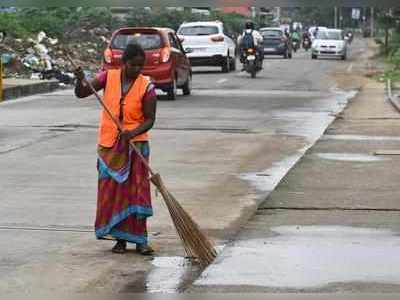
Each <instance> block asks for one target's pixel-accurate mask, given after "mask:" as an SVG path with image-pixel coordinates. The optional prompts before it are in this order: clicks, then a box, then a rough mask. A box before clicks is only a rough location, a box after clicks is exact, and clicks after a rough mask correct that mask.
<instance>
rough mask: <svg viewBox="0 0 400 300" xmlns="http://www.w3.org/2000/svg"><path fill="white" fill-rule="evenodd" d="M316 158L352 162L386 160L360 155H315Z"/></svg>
mask: <svg viewBox="0 0 400 300" xmlns="http://www.w3.org/2000/svg"><path fill="white" fill-rule="evenodd" d="M316 155H317V156H318V157H320V158H323V159H328V160H340V161H353V162H375V161H382V160H386V159H385V158H382V157H377V156H374V155H368V154H362V153H317V154H316Z"/></svg>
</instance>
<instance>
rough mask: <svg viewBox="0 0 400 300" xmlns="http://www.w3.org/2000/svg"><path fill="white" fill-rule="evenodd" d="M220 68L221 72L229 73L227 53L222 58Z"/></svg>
mask: <svg viewBox="0 0 400 300" xmlns="http://www.w3.org/2000/svg"><path fill="white" fill-rule="evenodd" d="M221 69H222V73H229V71H230V62H229V54H228V56H227V57H225V58H224V61H223V62H222V66H221Z"/></svg>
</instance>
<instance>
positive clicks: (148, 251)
mask: <svg viewBox="0 0 400 300" xmlns="http://www.w3.org/2000/svg"><path fill="white" fill-rule="evenodd" d="M136 251H137V252H139V253H140V254H142V255H152V254H153V253H154V250H153V248H151V247H150V246H149V245H139V244H136Z"/></svg>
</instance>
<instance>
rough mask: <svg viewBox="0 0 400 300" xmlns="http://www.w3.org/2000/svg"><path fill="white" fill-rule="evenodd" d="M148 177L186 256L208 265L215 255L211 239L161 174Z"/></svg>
mask: <svg viewBox="0 0 400 300" xmlns="http://www.w3.org/2000/svg"><path fill="white" fill-rule="evenodd" d="M150 179H151V181H152V182H153V184H154V185H155V186H156V187H157V188H158V190H159V191H160V193H161V195H162V196H163V199H164V201H165V203H166V205H167V208H168V211H169V213H170V214H171V218H172V221H173V223H174V225H175V228H176V231H177V233H178V235H179V237H180V239H181V241H182V243H183V246H184V248H185V252H186V254H187V256H189V257H195V258H197V259H198V260H199V262H200V264H201V265H202V266H203V267H205V266H207V265H209V264H210V263H211V262H212V261H213V260H214V259H215V257H216V256H217V252H216V251H215V249H214V246H213V244H212V243H211V241H210V240H209V239H208V238H207V237H206V236H205V235H204V233H203V232H202V231H201V230H200V228H199V226H198V225H197V224H196V223H195V222H194V221H193V219H192V218H191V217H190V216H189V214H188V213H187V212H186V211H185V210H184V209H183V208H182V206H181V205H180V204H179V202H178V201H177V200H176V199H175V197H174V196H173V195H172V194H171V193H170V192H169V191H168V190H167V188H166V187H165V185H164V183H163V181H162V179H161V176H160V175H159V174H155V175H153V176H152V177H151V178H150Z"/></svg>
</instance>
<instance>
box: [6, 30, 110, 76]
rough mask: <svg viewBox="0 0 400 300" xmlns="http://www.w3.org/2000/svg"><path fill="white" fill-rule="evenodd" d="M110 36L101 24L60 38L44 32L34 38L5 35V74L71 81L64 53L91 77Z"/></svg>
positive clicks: (98, 68) (99, 64) (67, 33)
mask: <svg viewBox="0 0 400 300" xmlns="http://www.w3.org/2000/svg"><path fill="white" fill-rule="evenodd" d="M110 36H111V32H110V31H109V30H108V29H107V28H103V27H100V28H94V29H90V30H88V29H84V28H80V29H74V30H71V31H69V32H66V33H65V35H64V36H63V41H60V40H58V39H56V38H52V37H49V36H47V34H46V33H45V32H43V31H41V32H39V33H38V34H37V36H36V37H35V38H27V39H15V38H12V37H8V36H6V37H5V39H4V40H3V41H2V42H0V58H1V61H2V62H3V65H4V70H5V77H13V78H30V79H57V80H59V81H60V83H61V84H72V83H73V80H74V75H73V73H72V71H73V67H72V65H71V64H70V62H69V61H68V59H67V55H69V56H70V57H71V58H73V59H74V61H75V63H76V64H78V65H80V66H82V68H83V69H84V70H85V71H86V72H87V74H88V75H89V76H91V75H93V74H95V73H97V72H98V71H99V70H100V69H101V67H102V59H103V51H104V49H105V48H106V46H107V44H108V42H109V37H110Z"/></svg>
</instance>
